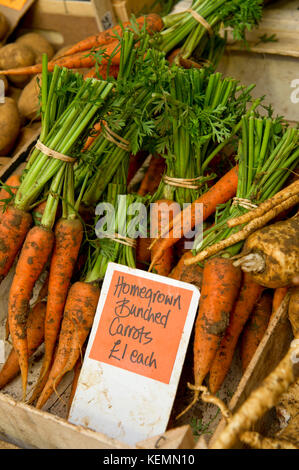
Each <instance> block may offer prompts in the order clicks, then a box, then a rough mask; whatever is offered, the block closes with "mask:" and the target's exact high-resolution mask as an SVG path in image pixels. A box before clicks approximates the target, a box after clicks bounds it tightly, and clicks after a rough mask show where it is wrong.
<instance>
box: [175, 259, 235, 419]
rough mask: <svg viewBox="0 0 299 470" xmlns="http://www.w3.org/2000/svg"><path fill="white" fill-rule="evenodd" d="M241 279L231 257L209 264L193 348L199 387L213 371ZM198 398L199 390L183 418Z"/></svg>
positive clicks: (196, 379)
mask: <svg viewBox="0 0 299 470" xmlns="http://www.w3.org/2000/svg"><path fill="white" fill-rule="evenodd" d="M241 279H242V275H241V270H240V269H239V268H235V267H234V265H233V263H232V261H231V260H230V259H228V258H221V257H217V258H212V259H208V260H207V261H206V263H205V266H204V269H203V279H202V289H201V297H200V303H199V311H198V315H197V318H196V322H195V336H194V345H193V360H194V380H195V386H200V385H202V383H203V381H204V379H205V378H206V376H207V374H208V373H209V371H210V368H211V365H212V363H213V360H214V358H215V356H216V353H217V350H218V348H219V346H220V342H221V339H222V337H223V335H224V333H225V331H226V328H227V326H228V323H229V316H230V312H231V310H232V308H233V306H234V303H235V300H236V298H237V297H238V294H239V289H240V284H241ZM198 397H199V392H198V391H195V393H194V399H193V401H192V402H191V404H190V405H189V406H188V407H187V408H186V409H185V410H184V411H183V412H182V413H181V414H180V415H179V416H181V415H182V414H184V413H185V412H186V411H188V410H189V409H190V408H191V407H192V406H193V405H194V404H195V403H196V401H197V400H198Z"/></svg>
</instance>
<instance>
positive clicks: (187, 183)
mask: <svg viewBox="0 0 299 470" xmlns="http://www.w3.org/2000/svg"><path fill="white" fill-rule="evenodd" d="M162 179H163V181H164V183H166V184H168V185H169V186H174V187H177V188H186V189H198V188H200V186H201V183H196V181H199V180H200V179H202V177H201V176H198V177H197V178H172V177H171V176H167V175H164V176H163V178H162Z"/></svg>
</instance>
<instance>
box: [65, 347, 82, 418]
mask: <svg viewBox="0 0 299 470" xmlns="http://www.w3.org/2000/svg"><path fill="white" fill-rule="evenodd" d="M83 355H84V351H82V356H80V357H79V359H78V360H77V362H76V365H75V367H74V377H73V382H72V388H71V393H70V396H69V399H68V403H67V415H69V413H70V410H71V406H72V403H73V400H74V396H75V393H76V390H77V385H78V381H79V376H80V372H81V369H82V364H83Z"/></svg>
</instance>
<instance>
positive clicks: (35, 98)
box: [18, 74, 41, 120]
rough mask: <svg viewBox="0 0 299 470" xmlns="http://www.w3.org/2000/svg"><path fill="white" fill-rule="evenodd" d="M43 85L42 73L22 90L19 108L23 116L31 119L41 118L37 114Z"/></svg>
mask: <svg viewBox="0 0 299 470" xmlns="http://www.w3.org/2000/svg"><path fill="white" fill-rule="evenodd" d="M40 86H41V75H40V74H39V75H36V76H35V77H33V78H32V79H31V80H30V82H29V83H28V84H27V85H26V86H25V88H24V89H23V90H22V92H21V95H20V98H19V100H18V109H19V112H20V114H21V115H22V116H25V117H26V118H27V119H29V120H37V119H40V116H37V112H38V109H39V92H40Z"/></svg>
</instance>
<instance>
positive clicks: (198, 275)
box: [168, 251, 203, 289]
mask: <svg viewBox="0 0 299 470" xmlns="http://www.w3.org/2000/svg"><path fill="white" fill-rule="evenodd" d="M192 257H193V255H192V253H191V251H187V252H186V253H184V254H183V256H182V257H181V258H180V260H179V262H178V264H177V265H176V266H175V267H174V268H173V270H172V271H171V273H170V274H169V276H168V277H171V278H172V279H177V280H178V281H182V282H188V283H189V284H193V285H195V286H196V287H198V288H199V289H201V287H202V276H203V269H202V268H201V267H200V266H199V265H198V264H193V265H191V266H186V265H185V263H184V261H185V259H188V258H192ZM190 268H191V269H190Z"/></svg>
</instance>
